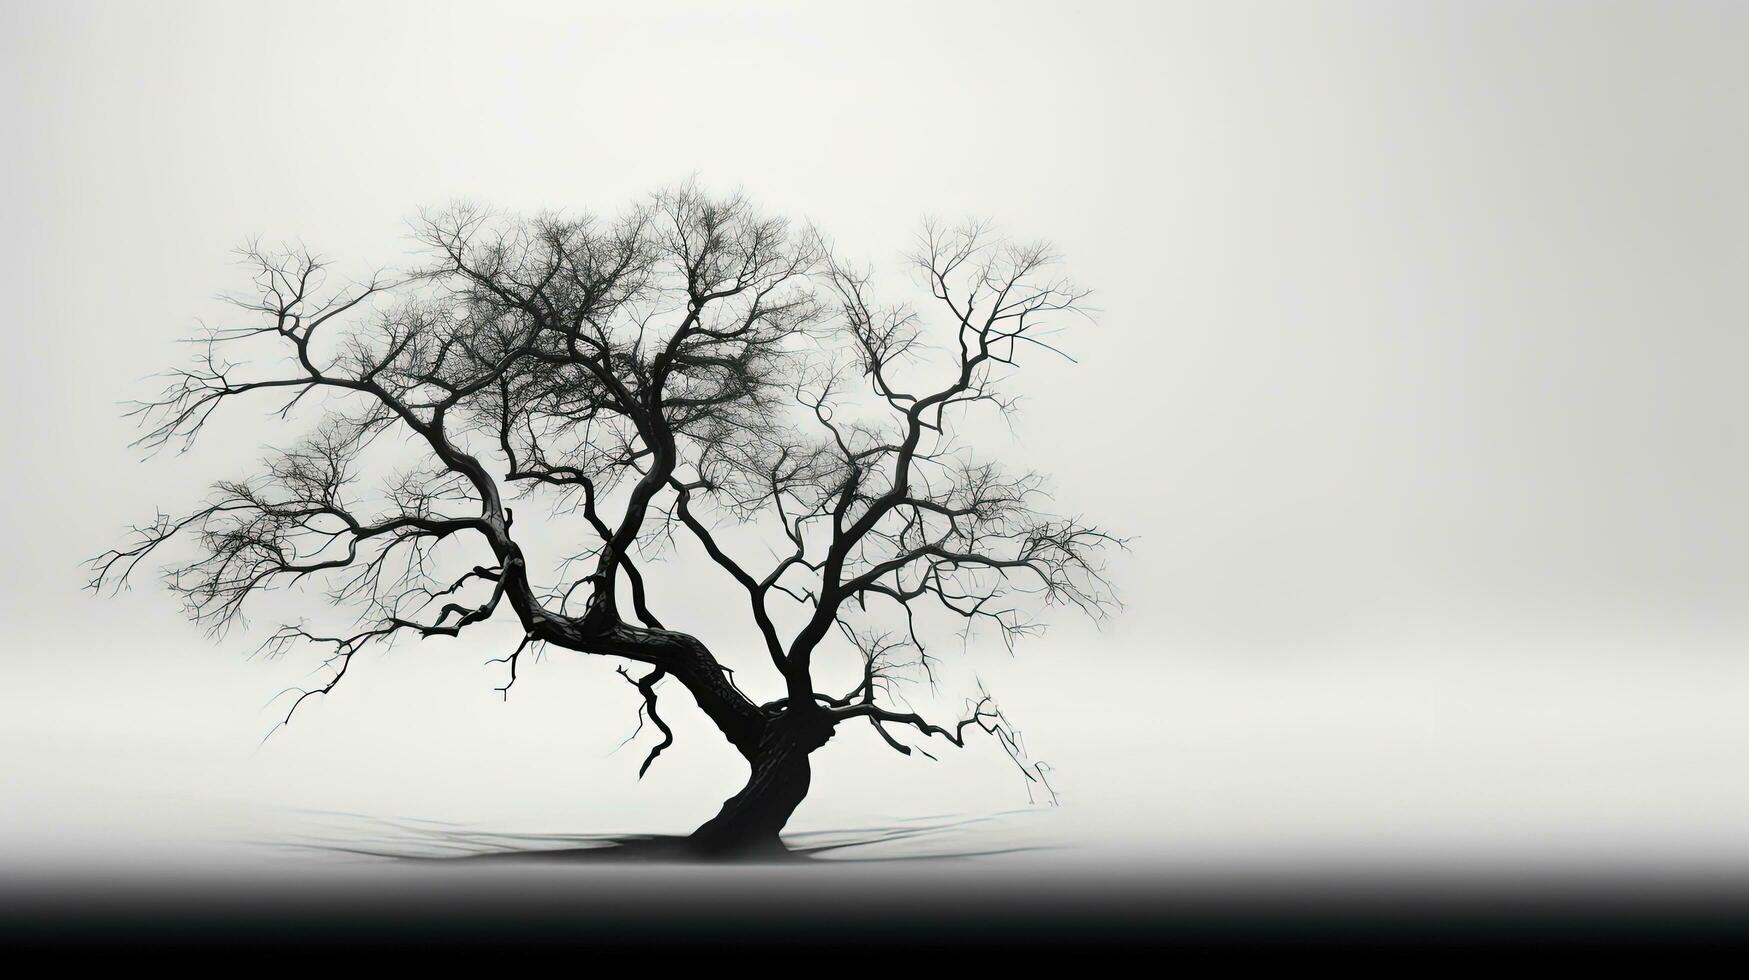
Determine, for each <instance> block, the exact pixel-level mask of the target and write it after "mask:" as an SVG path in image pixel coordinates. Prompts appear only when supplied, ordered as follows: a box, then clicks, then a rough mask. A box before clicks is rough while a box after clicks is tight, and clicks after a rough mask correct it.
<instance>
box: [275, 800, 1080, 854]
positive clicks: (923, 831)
mask: <svg viewBox="0 0 1749 980" xmlns="http://www.w3.org/2000/svg"><path fill="white" fill-rule="evenodd" d="M1038 812H1039V811H1036V810H1013V811H1007V812H1002V813H993V814H986V815H979V816H933V817H919V818H915V819H911V820H902V821H898V822H897V823H894V824H892V825H888V826H875V827H855V828H846V829H836V830H813V831H799V832H796V833H791V834H785V835H784V845H785V849H784V850H781V851H772V852H769V853H765V854H760V855H757V856H755V857H749V858H745V859H743V860H745V861H751V862H754V863H785V864H794V863H807V862H819V863H833V864H838V863H846V862H897V861H944V860H956V859H970V858H989V857H997V856H1002V855H1011V854H1023V853H1032V852H1042V851H1048V850H1055V849H1058V847H1059V846H1060V845H1057V844H1054V843H1050V842H1048V841H1046V840H1045V839H1044V838H1043V837H1042V835H1041V833H1040V831H1039V828H1037V827H1036V826H1035V825H1036V824H1037V822H1038V821H1037V819H1036V818H1037V815H1038ZM300 814H301V815H302V816H303V817H304V820H303V821H302V822H304V823H306V824H308V823H316V824H318V825H319V826H316V827H311V828H310V829H307V830H298V831H294V832H292V833H290V834H288V835H287V836H286V837H285V838H283V839H279V840H274V841H269V842H266V843H268V844H269V845H270V846H277V847H283V848H291V849H295V850H298V851H303V852H308V851H312V850H313V851H318V852H325V853H330V854H334V855H348V856H352V857H362V858H374V859H383V860H393V861H417V862H453V861H466V862H469V863H492V864H504V863H530V862H533V863H543V862H544V863H561V862H562V863H589V864H595V863H603V864H618V863H626V862H651V863H694V862H697V861H698V860H699V859H698V858H697V856H696V855H695V854H693V853H691V852H689V851H688V850H687V849H686V838H685V837H683V836H678V835H662V834H548V833H510V832H503V831H492V830H485V829H480V828H476V827H469V826H467V825H463V824H455V823H445V822H442V821H435V820H420V819H404V818H403V819H392V818H382V817H372V816H368V815H365V814H358V813H345V812H338V811H300Z"/></svg>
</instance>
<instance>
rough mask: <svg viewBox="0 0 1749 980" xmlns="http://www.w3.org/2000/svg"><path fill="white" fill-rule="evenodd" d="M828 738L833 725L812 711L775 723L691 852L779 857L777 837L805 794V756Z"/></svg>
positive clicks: (695, 839)
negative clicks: (747, 770) (743, 780)
mask: <svg viewBox="0 0 1749 980" xmlns="http://www.w3.org/2000/svg"><path fill="white" fill-rule="evenodd" d="M831 737H832V725H831V723H830V722H828V721H826V720H825V719H824V718H823V717H819V716H817V715H816V714H814V713H808V714H806V715H801V716H785V717H783V718H780V719H778V720H777V721H774V722H773V723H772V724H771V727H770V730H769V731H768V733H767V735H766V737H765V739H763V740H762V741H761V743H760V745H759V749H758V750H757V751H756V752H755V753H754V754H753V755H752V756H750V757H749V759H748V764H749V765H750V766H751V767H752V772H751V774H750V775H749V776H748V778H747V785H746V786H744V787H742V789H741V791H740V792H739V793H736V794H735V795H734V796H732V797H730V798H729V800H728V802H726V803H724V804H723V808H722V809H721V810H719V811H718V812H717V815H716V816H714V817H712V818H711V819H710V820H708V821H706V822H705V823H704V825H703V826H701V827H699V828H698V829H697V830H695V831H693V833H692V836H691V837H690V838H689V839H688V843H689V845H690V847H691V849H692V850H693V851H694V852H695V853H698V854H701V855H705V856H708V857H735V856H739V855H748V856H756V855H758V854H761V853H782V852H783V850H784V847H783V841H782V839H781V838H780V836H779V835H780V834H781V832H782V831H783V827H784V824H786V823H788V822H789V818H790V815H791V814H793V813H795V811H796V807H798V806H800V805H801V802H802V799H803V798H804V797H806V796H807V795H808V780H809V768H808V756H809V754H811V753H812V752H813V751H814V750H815V749H817V748H819V747H820V746H822V745H824V744H826V740H827V739H828V738H831Z"/></svg>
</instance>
